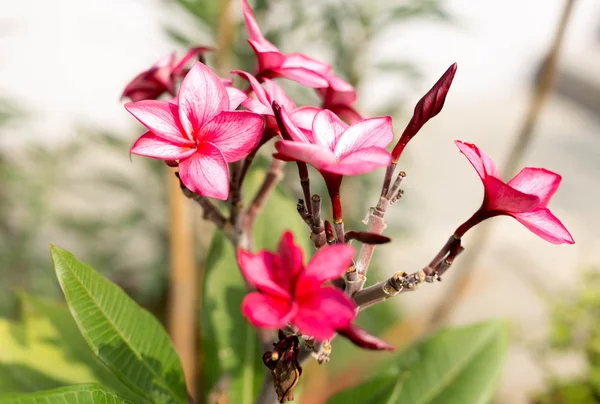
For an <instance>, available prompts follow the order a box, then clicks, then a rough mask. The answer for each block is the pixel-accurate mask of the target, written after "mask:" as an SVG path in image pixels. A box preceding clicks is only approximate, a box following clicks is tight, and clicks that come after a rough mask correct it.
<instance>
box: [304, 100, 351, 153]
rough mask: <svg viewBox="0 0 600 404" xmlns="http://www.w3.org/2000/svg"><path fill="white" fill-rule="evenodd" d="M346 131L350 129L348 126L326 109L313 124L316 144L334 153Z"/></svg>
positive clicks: (316, 117) (318, 114) (316, 116)
mask: <svg viewBox="0 0 600 404" xmlns="http://www.w3.org/2000/svg"><path fill="white" fill-rule="evenodd" d="M346 129H348V125H346V124H345V123H344V122H342V120H341V119H340V118H338V117H337V115H335V114H334V113H333V112H331V111H329V110H326V109H324V110H321V111H320V112H319V113H317V114H316V115H315V119H314V120H313V123H312V134H313V138H314V140H315V144H320V145H321V146H323V147H325V148H326V149H328V150H331V151H332V152H333V151H334V150H335V148H336V146H337V144H338V142H339V140H340V138H341V136H342V134H343V133H344V131H345V130H346Z"/></svg>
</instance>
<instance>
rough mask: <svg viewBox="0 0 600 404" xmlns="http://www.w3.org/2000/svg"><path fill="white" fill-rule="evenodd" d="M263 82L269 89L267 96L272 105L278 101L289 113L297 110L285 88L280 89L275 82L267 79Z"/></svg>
mask: <svg viewBox="0 0 600 404" xmlns="http://www.w3.org/2000/svg"><path fill="white" fill-rule="evenodd" d="M263 81H264V83H265V87H266V88H267V94H268V95H269V101H270V103H272V102H273V101H277V102H278V103H279V105H281V106H282V107H283V108H285V109H286V110H288V111H293V110H295V109H296V104H294V101H292V100H291V98H290V97H289V96H288V95H287V94H286V93H285V91H283V88H281V87H279V85H278V84H277V83H275V82H274V81H273V80H269V79H267V78H265V79H263ZM270 103H269V104H270Z"/></svg>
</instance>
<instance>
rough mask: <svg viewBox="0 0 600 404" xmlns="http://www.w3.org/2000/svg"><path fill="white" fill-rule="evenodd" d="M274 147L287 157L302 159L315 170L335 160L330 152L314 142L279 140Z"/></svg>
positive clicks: (296, 159)
mask: <svg viewBox="0 0 600 404" xmlns="http://www.w3.org/2000/svg"><path fill="white" fill-rule="evenodd" d="M275 148H276V149H277V151H278V152H279V154H281V155H283V156H285V157H287V158H288V159H291V160H295V161H304V162H305V163H308V164H310V165H311V166H313V167H314V168H316V169H317V170H319V169H321V167H324V166H326V165H328V164H333V163H335V162H336V161H335V156H334V155H333V153H332V152H330V151H329V150H327V149H325V148H323V147H321V146H317V145H314V144H309V143H300V142H293V141H289V140H280V141H279V142H277V143H275Z"/></svg>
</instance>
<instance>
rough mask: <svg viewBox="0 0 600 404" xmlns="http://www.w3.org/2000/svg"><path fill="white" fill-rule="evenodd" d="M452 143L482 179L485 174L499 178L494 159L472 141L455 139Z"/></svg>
mask: <svg viewBox="0 0 600 404" xmlns="http://www.w3.org/2000/svg"><path fill="white" fill-rule="evenodd" d="M454 144H456V147H458V149H459V150H460V152H461V153H462V154H464V155H465V157H466V158H467V160H469V163H471V165H472V166H473V168H475V171H477V174H479V177H480V178H481V179H482V180H483V179H484V178H485V177H486V176H492V177H496V178H498V179H500V171H499V170H498V167H496V164H495V163H494V161H493V160H492V159H491V158H490V157H489V156H488V155H487V154H485V153H484V152H483V151H481V150H480V149H479V148H478V147H477V146H475V145H474V144H472V143H467V142H461V141H460V140H455V141H454Z"/></svg>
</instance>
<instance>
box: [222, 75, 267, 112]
mask: <svg viewBox="0 0 600 404" xmlns="http://www.w3.org/2000/svg"><path fill="white" fill-rule="evenodd" d="M231 73H233V74H237V75H238V76H240V77H241V78H243V79H246V80H247V81H248V83H250V87H251V88H252V91H254V95H255V96H256V98H257V99H258V101H259V102H260V103H261V104H263V105H264V106H266V107H268V108H269V109H271V100H270V99H269V98H268V96H267V93H266V92H265V89H264V88H263V86H261V85H260V83H259V82H258V80H256V78H255V77H254V76H253V75H251V74H250V73H246V72H245V71H242V70H232V71H231Z"/></svg>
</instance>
